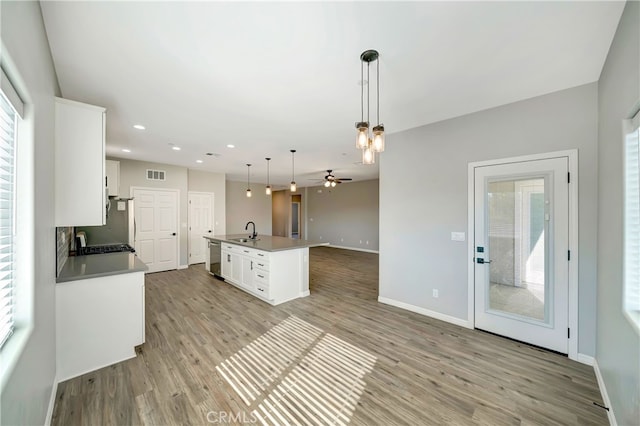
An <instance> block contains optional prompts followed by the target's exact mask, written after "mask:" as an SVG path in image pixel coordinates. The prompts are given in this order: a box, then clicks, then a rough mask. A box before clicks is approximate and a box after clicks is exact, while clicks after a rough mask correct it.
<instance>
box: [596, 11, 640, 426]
mask: <svg viewBox="0 0 640 426" xmlns="http://www.w3.org/2000/svg"><path fill="white" fill-rule="evenodd" d="M639 23H640V4H639V3H638V2H627V5H626V7H625V10H624V13H623V15H622V18H621V20H620V24H619V25H618V30H617V32H616V36H615V38H614V40H613V44H612V46H611V49H610V50H609V55H608V57H607V61H606V62H605V66H604V68H603V71H602V74H601V76H600V81H599V83H598V89H599V90H598V110H599V115H598V116H599V123H600V124H599V132H598V171H599V178H598V192H599V200H598V310H597V319H598V326H597V336H598V339H597V340H598V345H597V350H596V361H597V362H598V366H599V369H600V372H601V373H602V378H603V380H604V383H605V385H606V388H607V393H608V394H609V398H610V399H611V405H612V407H613V412H614V413H615V416H616V420H617V422H618V424H619V425H637V424H638V422H639V421H640V420H639V419H640V340H639V339H640V338H639V336H638V333H637V332H636V331H635V330H634V329H633V328H632V326H631V324H629V322H628V321H627V319H626V318H625V317H624V316H623V314H622V294H623V277H622V259H623V237H622V236H623V219H622V217H623V216H622V212H623V197H622V191H623V185H622V171H623V165H622V120H623V119H625V118H628V116H629V114H630V113H631V111H632V108H633V106H634V104H635V103H636V102H638V101H639V100H640V83H639V80H640V57H639V52H640V32H639V30H638V25H639Z"/></svg>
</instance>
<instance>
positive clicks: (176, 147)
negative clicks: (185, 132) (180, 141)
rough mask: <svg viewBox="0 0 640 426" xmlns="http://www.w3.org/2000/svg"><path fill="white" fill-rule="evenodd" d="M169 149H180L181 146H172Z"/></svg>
mask: <svg viewBox="0 0 640 426" xmlns="http://www.w3.org/2000/svg"><path fill="white" fill-rule="evenodd" d="M171 149H172V150H174V151H180V149H181V148H180V147H179V146H172V147H171Z"/></svg>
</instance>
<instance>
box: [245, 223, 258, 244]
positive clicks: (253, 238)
mask: <svg viewBox="0 0 640 426" xmlns="http://www.w3.org/2000/svg"><path fill="white" fill-rule="evenodd" d="M249 224H252V225H253V232H252V233H251V235H249V238H251V239H252V240H255V239H256V237H257V236H258V233H257V232H256V224H255V223H253V222H247V224H246V225H245V227H244V230H245V231H246V230H247V229H249Z"/></svg>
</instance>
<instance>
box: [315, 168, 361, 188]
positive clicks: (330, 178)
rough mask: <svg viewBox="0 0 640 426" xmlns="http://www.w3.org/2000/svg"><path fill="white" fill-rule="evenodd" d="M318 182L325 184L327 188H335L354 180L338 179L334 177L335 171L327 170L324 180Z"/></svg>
mask: <svg viewBox="0 0 640 426" xmlns="http://www.w3.org/2000/svg"><path fill="white" fill-rule="evenodd" d="M317 180H318V181H321V182H324V184H323V185H324V186H325V187H326V188H329V187H335V186H336V185H337V184H339V183H342V182H346V181H349V180H353V179H352V178H337V177H335V176H334V175H333V170H327V174H326V176H325V177H324V179H317Z"/></svg>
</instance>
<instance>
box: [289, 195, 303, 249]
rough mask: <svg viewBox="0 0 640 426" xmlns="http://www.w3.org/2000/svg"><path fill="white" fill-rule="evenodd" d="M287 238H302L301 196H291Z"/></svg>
mask: <svg viewBox="0 0 640 426" xmlns="http://www.w3.org/2000/svg"><path fill="white" fill-rule="evenodd" d="M289 219H290V220H289V238H293V239H300V238H302V195H300V194H293V195H291V207H290V210H289Z"/></svg>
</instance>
